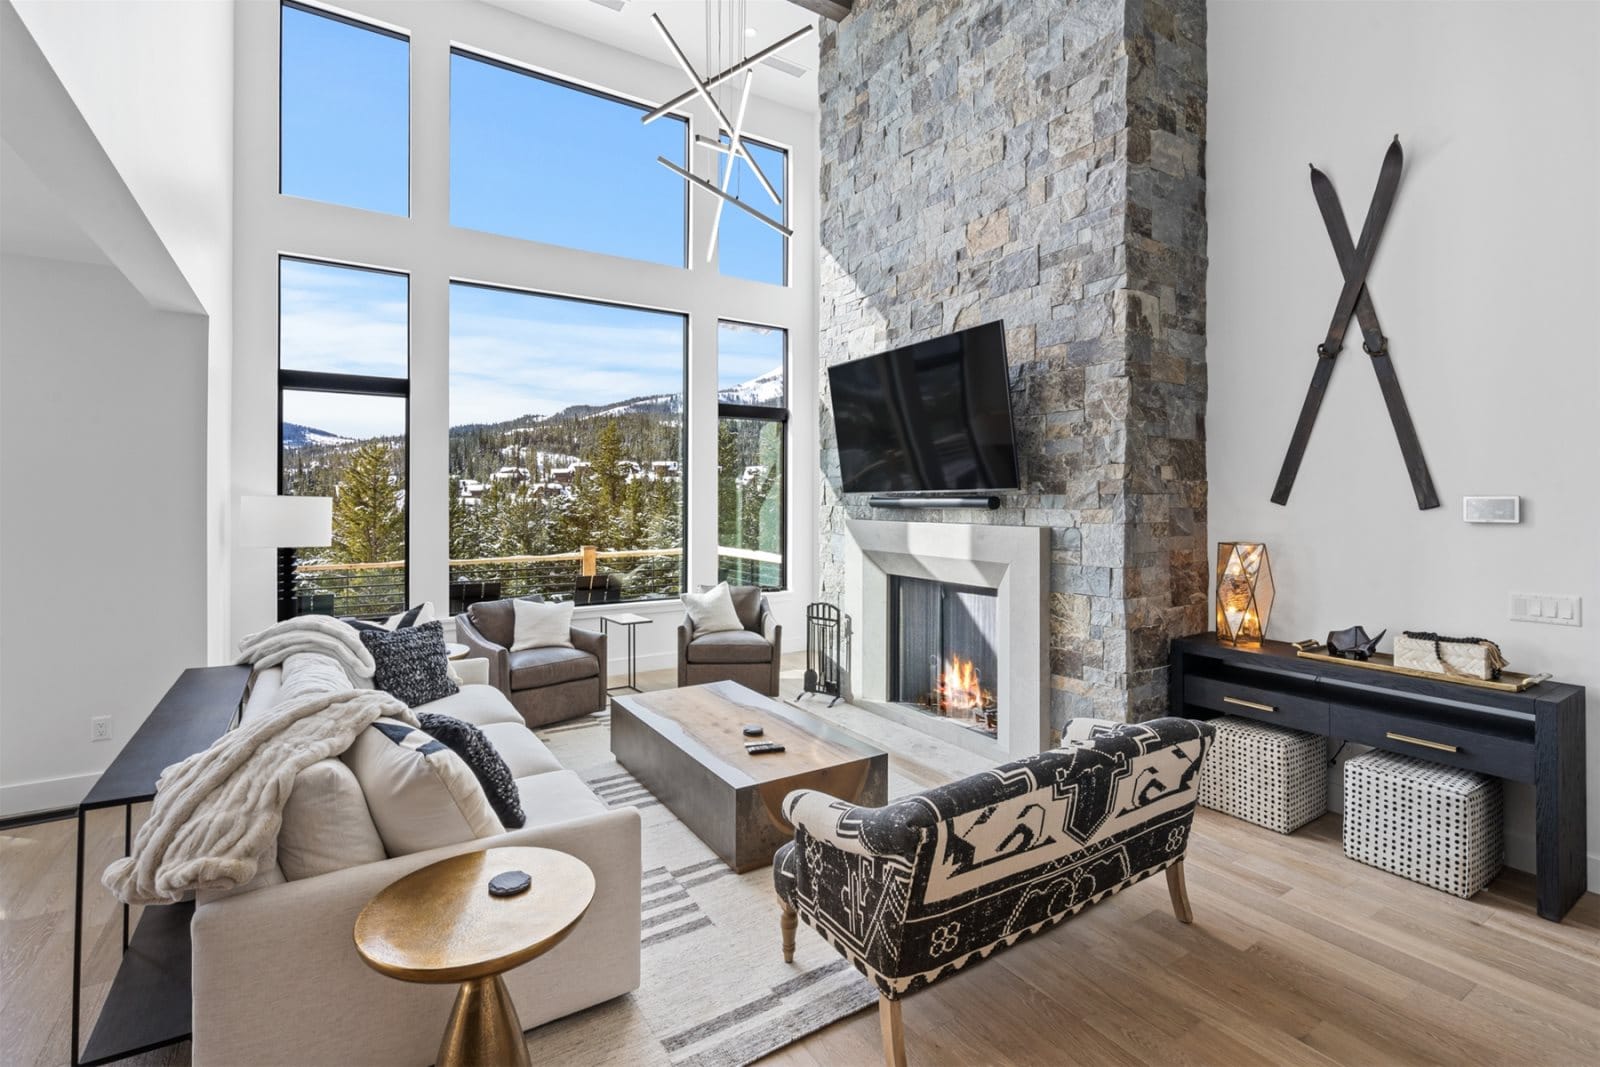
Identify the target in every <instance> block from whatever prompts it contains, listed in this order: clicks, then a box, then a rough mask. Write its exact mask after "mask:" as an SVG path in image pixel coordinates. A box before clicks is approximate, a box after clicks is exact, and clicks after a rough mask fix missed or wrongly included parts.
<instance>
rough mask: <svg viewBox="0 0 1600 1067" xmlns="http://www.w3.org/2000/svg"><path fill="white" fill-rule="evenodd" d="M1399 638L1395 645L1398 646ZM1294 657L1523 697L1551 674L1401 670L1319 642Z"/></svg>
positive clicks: (1379, 655)
mask: <svg viewBox="0 0 1600 1067" xmlns="http://www.w3.org/2000/svg"><path fill="white" fill-rule="evenodd" d="M1399 640H1400V639H1399V638H1396V639H1395V641H1396V643H1398V642H1399ZM1292 647H1293V648H1294V650H1295V655H1296V656H1299V657H1300V658H1302V659H1314V660H1321V661H1322V662H1323V663H1343V664H1344V665H1346V666H1348V667H1361V668H1363V669H1365V670H1369V671H1380V672H1382V673H1385V674H1403V675H1406V676H1408V677H1411V678H1427V679H1429V680H1431V681H1439V682H1451V683H1453V684H1455V685H1467V686H1472V687H1473V688H1474V689H1495V690H1498V691H1500V692H1502V693H1521V692H1523V691H1524V690H1527V689H1532V688H1533V687H1534V686H1536V685H1538V684H1539V683H1540V682H1547V681H1549V680H1550V675H1549V673H1548V672H1546V673H1544V674H1523V673H1521V672H1520V671H1508V670H1504V669H1502V670H1501V671H1500V677H1498V678H1475V677H1473V676H1472V675H1468V674H1445V673H1443V672H1441V671H1437V670H1418V669H1416V668H1414V667H1402V666H1400V665H1399V664H1397V663H1396V662H1395V661H1394V657H1393V656H1392V655H1390V654H1389V653H1387V652H1374V653H1373V654H1372V656H1371V658H1370V659H1365V660H1355V659H1345V658H1343V657H1341V656H1336V655H1334V654H1333V653H1331V652H1329V651H1328V646H1326V645H1324V644H1323V643H1322V642H1320V641H1316V640H1310V641H1297V642H1295V643H1294V645H1293V646H1292Z"/></svg>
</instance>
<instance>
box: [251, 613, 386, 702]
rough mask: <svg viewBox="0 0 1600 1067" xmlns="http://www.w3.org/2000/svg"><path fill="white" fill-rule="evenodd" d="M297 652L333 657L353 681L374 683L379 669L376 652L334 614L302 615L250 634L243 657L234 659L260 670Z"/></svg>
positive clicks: (353, 629) (356, 682)
mask: <svg viewBox="0 0 1600 1067" xmlns="http://www.w3.org/2000/svg"><path fill="white" fill-rule="evenodd" d="M296 652H320V653H322V654H323V655H325V656H332V657H333V658H334V659H335V660H338V662H339V666H341V667H343V668H344V670H345V673H346V674H348V675H349V676H350V681H351V682H352V683H353V684H355V685H371V684H372V675H373V673H374V671H375V669H376V668H375V667H374V666H373V663H372V653H371V652H368V651H367V646H365V645H363V644H362V643H361V635H360V634H358V633H357V632H356V629H355V627H353V626H351V625H350V624H349V623H345V622H340V621H339V620H338V619H335V618H333V617H332V616H331V615H302V616H300V617H299V618H296V619H288V620H286V621H284V622H280V623H277V624H276V625H273V626H269V627H267V628H266V629H265V630H262V631H261V632H260V633H255V634H250V635H249V636H248V637H246V638H244V639H243V640H242V641H240V642H239V658H238V659H236V660H234V662H235V663H248V664H250V665H251V666H252V667H254V668H255V669H256V670H258V671H259V670H261V669H262V668H264V667H275V666H277V665H278V664H280V663H282V662H283V661H284V660H286V659H288V658H289V657H290V656H292V655H294V654H295V653H296Z"/></svg>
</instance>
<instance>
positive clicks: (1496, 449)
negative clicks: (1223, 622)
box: [1206, 0, 1600, 889]
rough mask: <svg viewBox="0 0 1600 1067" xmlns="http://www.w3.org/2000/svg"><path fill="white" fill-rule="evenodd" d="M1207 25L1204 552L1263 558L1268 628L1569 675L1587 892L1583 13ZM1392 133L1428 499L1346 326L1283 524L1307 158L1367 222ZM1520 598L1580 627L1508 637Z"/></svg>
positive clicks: (1329, 276) (1312, 317)
mask: <svg viewBox="0 0 1600 1067" xmlns="http://www.w3.org/2000/svg"><path fill="white" fill-rule="evenodd" d="M1209 18H1210V37H1209V41H1208V45H1209V50H1210V51H1209V63H1208V66H1209V68H1210V71H1211V80H1210V102H1209V127H1210V129H1209V143H1208V148H1207V155H1206V172H1207V192H1208V196H1209V200H1210V213H1209V222H1210V235H1211V236H1210V247H1209V253H1210V263H1211V266H1210V273H1209V275H1208V277H1207V292H1208V309H1207V318H1208V323H1209V326H1208V332H1207V363H1208V366H1209V368H1210V370H1209V373H1210V404H1209V410H1208V413H1207V420H1206V423H1207V427H1208V431H1209V434H1208V442H1207V446H1208V447H1207V457H1208V473H1209V477H1210V483H1211V497H1210V501H1211V503H1210V516H1209V522H1210V528H1211V531H1212V534H1213V537H1214V538H1217V539H1230V538H1242V539H1250V540H1262V541H1265V542H1266V543H1267V544H1268V546H1269V548H1270V551H1271V553H1272V564H1273V572H1274V574H1275V576H1276V577H1277V580H1278V590H1279V593H1278V601H1277V604H1276V606H1275V607H1274V609H1273V615H1272V621H1271V636H1273V637H1276V638H1280V639H1284V640H1297V639H1300V638H1304V637H1311V636H1320V635H1322V634H1325V633H1326V632H1327V631H1328V630H1330V629H1334V628H1339V627H1344V626H1351V625H1355V624H1357V623H1360V624H1362V625H1364V626H1366V627H1367V629H1368V630H1369V631H1372V632H1376V631H1378V630H1380V629H1383V628H1385V627H1387V628H1388V629H1389V632H1390V634H1391V635H1392V634H1393V633H1395V632H1396V631H1397V630H1402V629H1431V630H1437V631H1440V632H1447V633H1456V634H1473V635H1482V636H1486V637H1490V638H1493V639H1495V640H1496V641H1498V642H1499V643H1500V645H1501V647H1502V648H1503V649H1504V650H1505V652H1506V655H1507V656H1508V658H1509V659H1510V660H1511V663H1512V666H1513V667H1515V668H1516V669H1519V670H1526V671H1534V672H1537V671H1549V672H1552V673H1553V674H1554V675H1555V676H1556V677H1557V678H1559V679H1561V680H1563V681H1568V682H1573V683H1576V684H1579V685H1584V686H1587V687H1588V688H1589V689H1590V701H1591V711H1590V724H1589V736H1588V763H1589V808H1588V811H1589V816H1588V821H1589V852H1590V858H1589V870H1590V873H1589V884H1590V887H1591V888H1592V889H1593V888H1600V723H1597V722H1596V718H1595V714H1594V711H1593V704H1594V702H1595V701H1596V700H1597V699H1600V689H1597V687H1600V573H1597V571H1600V475H1597V473H1596V466H1595V464H1596V459H1597V457H1600V346H1597V344H1596V332H1595V326H1594V314H1593V312H1594V307H1595V301H1596V299H1597V297H1600V195H1597V194H1600V190H1597V186H1596V184H1595V182H1596V179H1595V174H1596V170H1597V164H1600V158H1597V144H1600V5H1596V4H1567V3H1552V4H1542V3H1524V2H1518V3H1472V4H1466V3H1416V4H1398V3H1371V4H1366V3H1294V4H1279V3H1237V2H1221V0H1212V2H1211V3H1210V5H1209ZM1397 132H1398V133H1399V134H1400V138H1401V142H1402V145H1403V146H1404V149H1405V153H1406V169H1405V172H1404V176H1403V178H1402V180H1401V183H1400V191H1399V195H1398V197H1397V200H1396V203H1395V206H1394V211H1393V214H1392V215H1391V216H1390V219H1389V223H1388V227H1387V229H1386V230H1385V231H1384V234H1383V239H1382V242H1381V244H1380V246H1379V252H1378V256H1377V260H1376V262H1375V264H1374V266H1373V269H1372V272H1371V292H1372V298H1373V304H1374V306H1375V307H1376V309H1377V311H1378V314H1379V317H1380V319H1381V320H1382V324H1383V329H1384V332H1385V333H1386V334H1387V335H1388V336H1389V337H1390V339H1391V346H1390V350H1391V352H1392V354H1393V357H1394V362H1395V366H1396V367H1397V369H1398V373H1399V377H1400V381H1401V383H1402V385H1403V386H1404V389H1405V395H1406V399H1407V401H1408V402H1409V404H1410V407H1411V413H1412V416H1413V418H1414V419H1415V422H1416V425H1417V430H1418V433H1419V434H1420V436H1421V439H1422V446H1423V450H1424V452H1425V453H1426V455H1427V459H1428V463H1429V466H1430V468H1431V470H1432V473H1433V479H1434V482H1435V484H1436V485H1437V487H1438V490H1439V496H1440V498H1441V500H1442V502H1443V506H1441V507H1439V508H1437V509H1435V510H1431V511H1426V512H1423V511H1419V510H1417V507H1416V503H1415V500H1414V499H1413V497H1412V493H1411V488H1410V484H1409V482H1408V480H1407V478H1406V475H1405V470H1404V467H1403V466H1402V464H1401V459H1400V453H1399V449H1398V446H1397V445H1396V444H1395V438H1394V433H1393V431H1392V430H1391V428H1390V426H1389V421H1388V418H1387V416H1386V413H1385V411H1384V407H1383V400H1382V397H1381V395H1380V393H1379V391H1378V387H1377V382H1376V380H1375V378H1374V376H1373V373H1372V370H1371V368H1370V367H1368V366H1367V365H1366V357H1365V356H1364V355H1363V354H1362V352H1361V348H1360V336H1359V333H1358V331H1357V330H1356V329H1355V328H1354V327H1352V329H1351V330H1350V334H1349V339H1347V341H1346V345H1345V350H1344V354H1343V355H1341V356H1340V357H1339V361H1338V364H1337V365H1336V368H1335V370H1334V373H1333V379H1332V383H1331V385H1330V387H1329V389H1328V393H1327V397H1326V399H1325V401H1324V403H1323V406H1322V411H1321V414H1320V416H1319V417H1318V419H1317V424H1316V429H1315V432H1314V433H1313V434H1312V438H1311V444H1310V447H1309V449H1308V451H1307V454H1306V457H1305V462H1304V464H1303V465H1302V466H1301V469H1300V474H1299V479H1298V481H1297V482H1296V483H1295V487H1294V493H1293V496H1292V498H1291V500H1290V502H1289V504H1288V506H1287V507H1278V506H1276V505H1274V504H1272V503H1270V502H1269V500H1268V496H1269V494H1270V493H1271V491H1272V486H1273V482H1274V480H1275V478H1276V476H1277V471H1278V466H1279V464H1280V462H1281V461H1282V458H1283V452H1284V448H1285V446H1286V445H1287V443H1288V440H1289V435H1290V433H1291V431H1292V429H1293V426H1294V422H1295V419H1296V416H1297V415H1298V412H1299V408H1300V403H1301V400H1302V398H1303V397H1304V395H1305V390H1306V385H1307V383H1308V382H1309V380H1310V377H1311V372H1312V369H1313V364H1314V361H1315V354H1314V347H1315V345H1316V344H1317V342H1318V341H1320V340H1321V339H1322V335H1323V333H1324V332H1325V330H1326V329H1327V325H1328V318H1329V315H1330V313H1331V311H1332V309H1333V304H1334V302H1335V300H1336V298H1337V296H1338V292H1339V288H1340V281H1341V279H1340V274H1339V271H1338V268H1337V266H1336V263H1335V261H1334V257H1333V253H1332V252H1331V250H1330V246H1329V244H1328V238H1327V236H1326V234H1325V232H1324V230H1323V226H1322V222H1321V219H1320V217H1319V216H1318V214H1317V209H1316V204H1315V202H1314V200H1313V199H1312V196H1311V190H1310V183H1309V181H1308V179H1307V168H1306V164H1307V162H1308V161H1309V162H1315V163H1316V164H1317V165H1318V166H1319V167H1320V168H1322V169H1323V170H1324V171H1325V172H1326V173H1327V174H1328V175H1329V176H1330V177H1331V178H1332V180H1333V183H1334V185H1335V187H1336V188H1337V189H1338V191H1339V194H1340V197H1341V199H1342V201H1343V204H1344V209H1345V213H1346V215H1347V216H1348V217H1349V219H1350V229H1351V231H1352V232H1353V233H1359V232H1360V228H1361V223H1362V219H1363V217H1364V215H1365V212H1366V208H1367V203H1368V200H1369V198H1370V197H1371V195H1372V189H1373V184H1374V182H1375V181H1376V178H1377V170H1378V164H1379V162H1380V160H1381V159H1382V156H1383V152H1384V149H1385V148H1386V146H1387V144H1388V141H1389V139H1390V137H1391V136H1392V135H1393V134H1395V133H1397ZM1467 494H1474V495H1475V494H1520V495H1521V496H1522V498H1523V515H1524V518H1523V522H1522V524H1521V525H1518V526H1469V525H1466V524H1464V523H1463V522H1462V520H1461V497H1462V496H1463V495H1467ZM1513 591H1516V592H1531V593H1544V594H1559V593H1570V594H1577V595H1580V596H1582V597H1583V599H1584V600H1585V602H1586V603H1585V608H1586V609H1587V611H1588V613H1589V618H1588V619H1586V620H1585V625H1584V626H1583V627H1582V628H1577V629H1572V628H1565V627H1559V626H1548V625H1531V624H1527V623H1513V622H1510V621H1508V617H1507V616H1508V611H1509V607H1508V601H1509V595H1510V594H1511V593H1512V592H1513ZM1385 646H1386V647H1387V642H1385ZM1335 775H1336V776H1337V772H1335ZM1508 801H1509V805H1510V808H1509V814H1508V821H1507V828H1508V831H1509V839H1508V846H1509V849H1510V859H1511V862H1512V863H1513V865H1515V866H1518V867H1521V868H1523V869H1525V870H1531V869H1532V865H1533V848H1532V796H1531V792H1530V791H1529V790H1528V789H1526V788H1521V787H1516V788H1512V789H1510V790H1508Z"/></svg>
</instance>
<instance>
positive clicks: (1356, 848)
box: [1344, 752, 1506, 897]
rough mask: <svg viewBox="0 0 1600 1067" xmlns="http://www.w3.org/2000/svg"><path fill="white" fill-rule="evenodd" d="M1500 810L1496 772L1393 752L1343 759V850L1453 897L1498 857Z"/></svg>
mask: <svg viewBox="0 0 1600 1067" xmlns="http://www.w3.org/2000/svg"><path fill="white" fill-rule="evenodd" d="M1503 813H1504V802H1503V800H1502V799H1501V792H1500V779H1498V778H1490V777H1487V776H1486V775H1482V774H1474V773H1473V772H1472V771H1458V770H1456V769H1455V768H1453V767H1445V766H1441V765H1440V764H1437V763H1432V762H1430V761H1428V760H1424V759H1417V758H1416V757H1415V756H1401V755H1398V754H1396V753H1393V752H1367V753H1363V754H1362V755H1360V756H1356V757H1355V758H1354V759H1351V760H1350V761H1348V762H1347V763H1345V765H1344V854H1345V855H1346V856H1349V857H1350V858H1351V859H1353V860H1360V861H1361V862H1362V863H1368V864H1371V865H1372V866H1374V867H1381V868H1383V869H1384V870H1386V871H1389V872H1391V873H1393V874H1398V875H1400V876H1401V877H1402V878H1409V879H1411V880H1412V881H1413V882H1421V883H1423V884H1424V885H1431V886H1433V887H1434V888H1435V889H1442V890H1444V891H1445V892H1446V893H1453V894H1455V895H1456V896H1458V897H1470V896H1472V895H1473V894H1474V893H1476V892H1477V891H1478V890H1480V889H1482V888H1483V887H1484V886H1486V885H1488V884H1489V883H1490V882H1491V881H1493V880H1494V876H1495V875H1496V874H1497V873H1499V871H1500V866H1501V864H1502V863H1504V862H1505V854H1506V847H1505V828H1504V819H1503V817H1502V816H1503Z"/></svg>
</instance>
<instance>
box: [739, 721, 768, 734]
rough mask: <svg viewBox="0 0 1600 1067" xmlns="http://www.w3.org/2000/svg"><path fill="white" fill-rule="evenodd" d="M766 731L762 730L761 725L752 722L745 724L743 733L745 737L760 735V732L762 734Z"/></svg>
mask: <svg viewBox="0 0 1600 1067" xmlns="http://www.w3.org/2000/svg"><path fill="white" fill-rule="evenodd" d="M766 732H767V731H765V730H763V729H762V728H761V727H759V726H757V725H756V724H755V723H753V722H752V723H748V724H746V726H745V728H744V735H745V736H746V737H760V736H761V735H762V734H764V733H766Z"/></svg>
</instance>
